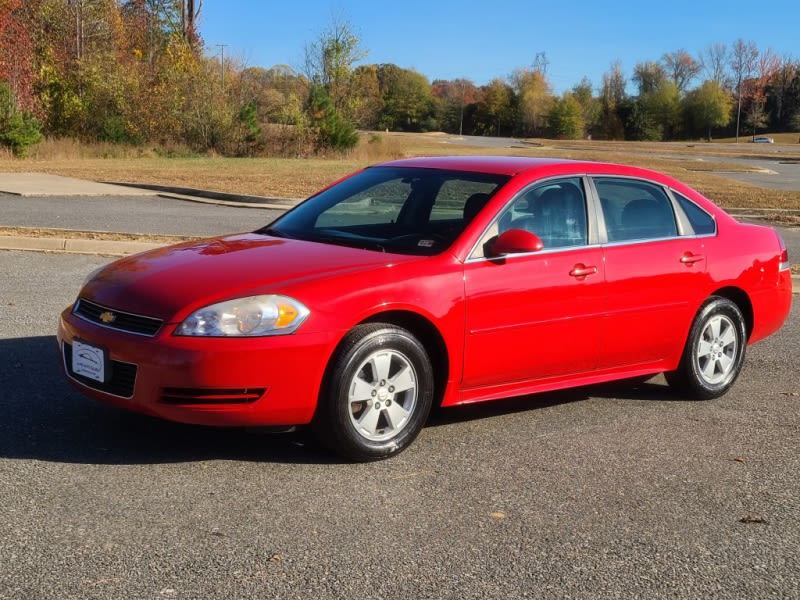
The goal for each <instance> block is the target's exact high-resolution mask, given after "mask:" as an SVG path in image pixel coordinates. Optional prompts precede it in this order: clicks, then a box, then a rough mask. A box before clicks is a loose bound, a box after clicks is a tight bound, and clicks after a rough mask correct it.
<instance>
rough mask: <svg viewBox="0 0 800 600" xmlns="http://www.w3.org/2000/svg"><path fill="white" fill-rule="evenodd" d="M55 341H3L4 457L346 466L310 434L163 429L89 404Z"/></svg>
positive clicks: (0, 449)
mask: <svg viewBox="0 0 800 600" xmlns="http://www.w3.org/2000/svg"><path fill="white" fill-rule="evenodd" d="M59 361H60V355H59V352H58V348H57V342H56V338H55V337H54V336H41V337H28V338H12V339H0V457H2V458H28V459H37V460H43V461H53V462H66V463H82V464H149V463H153V464H156V463H174V462H191V461H202V460H226V459H231V460H250V461H258V462H276V463H302V464H329V463H330V464H333V463H339V462H342V461H341V459H339V458H338V457H337V456H336V455H334V454H333V453H331V452H328V451H326V450H325V449H323V448H321V447H319V446H318V445H317V444H316V443H315V442H314V440H313V439H312V438H311V436H310V435H309V434H308V433H307V432H305V431H303V430H299V431H294V432H289V433H274V434H268V435H267V434H263V435H262V434H261V433H262V432H261V431H258V430H256V431H249V430H244V431H243V430H242V429H236V428H217V427H202V426H197V425H183V424H181V423H172V422H170V421H163V420H161V419H156V418H152V417H148V416H144V415H140V414H137V413H132V412H127V411H123V410H119V409H116V408H113V407H110V406H106V405H104V404H102V403H100V402H96V401H94V400H92V399H90V398H86V397H84V396H83V395H82V394H81V393H80V392H79V391H78V390H76V389H74V388H73V387H72V386H71V385H70V384H69V383H68V382H67V380H66V378H65V377H64V375H63V373H62V372H61V369H60V367H59Z"/></svg>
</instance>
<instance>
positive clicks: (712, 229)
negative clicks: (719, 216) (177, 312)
mask: <svg viewBox="0 0 800 600" xmlns="http://www.w3.org/2000/svg"><path fill="white" fill-rule="evenodd" d="M672 195H673V196H675V199H676V200H677V201H678V204H679V205H680V207H681V209H683V212H684V213H686V218H687V219H689V224H690V225H691V226H692V231H693V233H694V235H713V234H714V233H716V231H717V224H716V223H715V222H714V218H713V217H712V216H711V215H709V214H708V213H707V212H706V211H704V210H703V209H702V208H700V207H699V206H697V204H695V203H694V202H692V201H691V200H689V199H688V198H687V197H686V196H683V195H681V194H679V193H678V192H675V191H673V192H672Z"/></svg>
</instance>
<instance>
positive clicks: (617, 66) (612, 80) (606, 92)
mask: <svg viewBox="0 0 800 600" xmlns="http://www.w3.org/2000/svg"><path fill="white" fill-rule="evenodd" d="M625 85H626V81H625V75H623V74H622V63H620V62H619V61H616V62H615V63H614V64H613V65H611V68H610V69H609V70H608V71H606V72H605V73H603V86H602V88H601V90H600V99H601V100H602V101H603V104H604V105H606V106H607V107H610V108H615V107H617V106H619V105H620V104H622V101H623V100H624V99H625Z"/></svg>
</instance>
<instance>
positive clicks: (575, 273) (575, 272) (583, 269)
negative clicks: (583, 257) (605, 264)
mask: <svg viewBox="0 0 800 600" xmlns="http://www.w3.org/2000/svg"><path fill="white" fill-rule="evenodd" d="M595 273H597V267H595V266H589V267H587V266H586V265H584V264H583V263H578V264H577V265H575V266H574V267H572V271H570V272H569V274H570V275H571V276H572V277H575V278H576V279H583V278H584V277H586V276H587V275H594V274H595Z"/></svg>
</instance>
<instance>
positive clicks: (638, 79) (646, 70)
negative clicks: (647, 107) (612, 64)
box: [631, 60, 667, 96]
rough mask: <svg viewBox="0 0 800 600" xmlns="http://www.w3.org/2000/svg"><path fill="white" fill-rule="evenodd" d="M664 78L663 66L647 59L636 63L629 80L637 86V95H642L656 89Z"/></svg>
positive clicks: (665, 76) (665, 75)
mask: <svg viewBox="0 0 800 600" xmlns="http://www.w3.org/2000/svg"><path fill="white" fill-rule="evenodd" d="M666 78H667V74H666V72H665V71H664V67H662V66H661V65H660V64H658V63H657V62H653V61H652V60H647V61H645V62H640V63H637V64H636V66H635V67H634V68H633V76H632V77H631V80H632V81H633V82H634V83H635V84H636V85H637V87H638V88H639V95H640V96H644V95H646V94H651V93H653V92H655V91H656V90H658V89H659V88H660V87H661V84H662V83H663V82H664V80H665V79H666Z"/></svg>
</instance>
